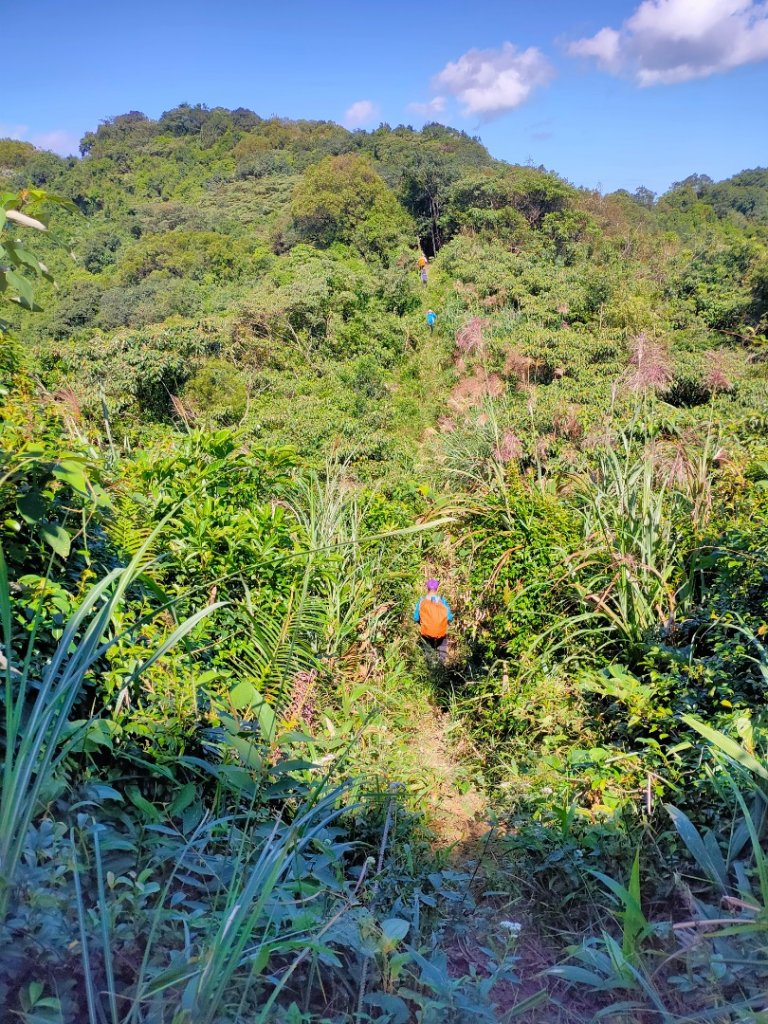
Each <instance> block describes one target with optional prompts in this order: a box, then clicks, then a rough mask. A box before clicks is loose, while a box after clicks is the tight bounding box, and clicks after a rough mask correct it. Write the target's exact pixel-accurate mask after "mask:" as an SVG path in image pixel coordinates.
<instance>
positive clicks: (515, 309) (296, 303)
mask: <svg viewBox="0 0 768 1024" xmlns="http://www.w3.org/2000/svg"><path fill="white" fill-rule="evenodd" d="M0 199H2V204H3V208H4V210H5V217H4V223H3V225H2V235H1V236H0V245H1V246H2V252H1V253H0V301H2V305H1V306H0V339H1V341H2V354H1V356H0V410H1V412H2V419H1V420H0V513H2V514H1V515H0V552H1V553H2V558H1V559H0V630H1V631H2V637H1V639H2V647H1V650H2V653H1V654H0V677H1V678H2V693H1V694H0V756H2V762H3V765H2V790H1V791H0V1006H2V1007H3V1008H5V1009H6V1010H7V1012H8V1013H11V1014H14V1015H15V1016H16V1017H17V1018H18V1019H20V1020H25V1021H28V1022H41V1024H42V1022H46V1024H48V1022H55V1021H62V1022H65V1024H70V1022H73V1024H74V1022H75V1021H77V1022H80V1021H83V1020H87V1021H88V1022H89V1024H102V1022H104V1021H107V1022H109V1024H166V1022H167V1024H203V1022H208V1024H235V1022H241V1021H242V1022H245V1021H248V1022H252V1021H256V1020H258V1021H262V1022H264V1024H267V1022H273V1021H274V1022H280V1024H327V1022H339V1024H341V1022H347V1021H350V1020H353V1021H356V1022H365V1021H373V1020H376V1021H381V1022H387V1021H388V1022H391V1024H407V1022H408V1021H418V1022H421V1024H431V1022H433V1021H438V1020H439V1021H441V1022H445V1021H455V1022H456V1024H461V1022H464V1021H468V1020H470V1019H471V1020H473V1021H487V1022H489V1024H493V1022H496V1021H507V1020H512V1019H521V1020H523V1021H541V1022H542V1024H543V1022H547V1024H549V1022H554V1021H560V1022H562V1024H577V1022H581V1021H591V1020H607V1021H609V1022H613V1024H633V1022H636V1021H646V1020H648V1021H652V1020H653V1021H656V1020H660V1021H664V1022H665V1024H683V1022H684V1021H685V1022H687V1021H693V1020H697V1021H699V1020H710V1021H716V1022H719V1024H735V1022H737V1021H755V1022H756V1021H757V1020H759V1019H760V1014H761V1013H762V1012H763V1009H762V1008H763V1006H764V1001H765V992H766V985H768V961H766V958H765V949H764V945H765V944H764V935H765V924H764V922H765V919H766V913H767V912H768V911H767V910H766V908H767V907H768V882H767V881H766V880H767V879H768V863H766V858H765V853H764V848H765V828H766V820H768V790H766V780H768V762H767V761H766V749H767V744H768V732H767V731H766V723H765V715H764V700H765V686H766V681H767V680H768V651H766V648H765V639H764V638H765V634H766V621H765V620H766V610H767V609H768V574H767V573H766V568H765V566H766V562H767V561H768V427H767V424H768V392H767V391H766V383H767V381H768V170H764V169H760V168H756V169H752V170H745V171H743V172H742V173H740V174H737V175H735V176H734V177H732V178H730V179H728V180H726V181H722V182H714V181H712V180H711V179H709V178H708V177H707V176H706V175H703V174H698V173H697V174H692V175H691V176H690V177H688V178H686V179H685V180H684V181H681V182H678V183H675V184H674V185H673V186H672V187H671V188H670V189H669V191H668V192H666V193H665V194H664V195H662V196H655V195H654V194H653V193H651V192H649V191H648V190H647V189H638V190H637V191H636V192H635V193H634V194H629V193H627V192H624V191H619V192H615V193H612V194H609V195H602V194H600V193H597V192H592V191H588V190H584V189H579V188H576V187H574V186H573V185H571V184H570V183H568V182H567V181H565V180H564V179H563V178H562V177H560V176H559V175H558V174H556V173H554V172H552V171H548V170H545V169H543V168H535V167H530V166H522V165H514V164H509V163H505V162H502V161H498V160H495V159H493V158H492V157H491V156H490V154H489V153H488V152H487V150H486V149H485V148H484V147H483V145H482V144H481V142H480V141H479V140H478V139H473V138H470V137H469V136H467V135H465V134H464V133H461V132H457V131H455V130H453V129H451V128H447V127H445V126H442V125H439V124H430V125H426V126H425V127H424V128H423V129H421V130H420V131H415V130H413V129H412V128H410V127H403V126H400V127H397V128H391V127H390V126H388V125H382V126H381V127H380V128H378V129H377V130H375V131H372V132H362V131H357V132H349V131H346V130H345V129H344V128H342V127H340V126H338V125H336V124H333V123H332V122H314V121H291V120H287V119H280V118H274V117H273V118H262V117H260V116H258V115H257V114H255V113H253V112H252V111H249V110H246V109H243V108H240V109H237V110H232V111H230V110H225V109H222V108H215V109H210V110H209V109H208V108H206V107H204V106H200V105H198V106H190V105H188V104H182V105H180V106H179V107H177V108H175V109H173V110H170V111H168V112H166V113H164V114H163V115H162V116H161V117H160V118H159V119H157V120H152V119H150V118H148V117H146V116H145V115H143V114H141V113H138V112H135V111H134V112H130V113H128V114H124V115H120V116H118V117H115V118H112V119H110V120H109V121H107V122H104V123H103V124H101V125H100V126H99V127H98V128H97V129H96V130H95V131H93V132H89V133H88V134H87V135H86V136H85V137H84V138H83V140H82V142H81V157H80V158H79V159H76V158H68V159H63V158H60V157H57V156H55V155H54V154H52V153H47V152H41V151H38V150H36V149H35V148H34V147H32V146H30V145H29V144H27V143H23V142H17V141H13V140H0ZM421 257H425V258H426V261H427V263H426V268H425V272H424V275H423V276H424V277H425V278H426V280H423V279H422V275H421V273H420V265H419V264H420V258H421ZM421 262H422V263H423V260H421ZM429 310H432V311H434V313H436V321H435V324H434V328H432V327H430V326H429V325H428V323H427V320H426V314H427V312H428V311H429ZM429 576H437V577H438V578H439V579H440V583H441V593H444V594H445V596H446V597H447V599H448V600H449V602H450V604H451V607H452V608H453V611H454V616H455V620H454V624H453V626H452V629H451V634H450V653H449V657H448V662H447V665H446V666H442V665H441V664H439V663H435V662H434V661H433V660H431V659H430V657H429V650H427V651H426V652H425V651H422V650H421V649H420V647H419V644H418V636H417V633H416V627H415V626H414V623H413V621H412V613H413V607H414V604H415V602H416V600H417V599H418V597H419V595H420V594H421V593H422V588H423V584H424V581H425V579H426V578H427V577H429ZM462 801H464V803H462ZM467 801H469V802H468V803H467ZM465 806H472V807H474V808H475V811H473V812H472V814H474V815H475V817H474V818H473V817H472V814H470V813H469V812H465V811H463V810H461V808H463V807H465ZM478 806H481V807H484V808H485V810H484V812H482V813H479V814H478V812H477V807H478ZM462 815H464V817H462ZM457 822H458V824H457Z"/></svg>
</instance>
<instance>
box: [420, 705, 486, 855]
mask: <svg viewBox="0 0 768 1024" xmlns="http://www.w3.org/2000/svg"><path fill="white" fill-rule="evenodd" d="M450 726H451V723H450V718H449V717H448V715H446V714H445V713H444V712H442V711H439V710H438V709H437V708H433V709H432V710H431V713H430V714H429V715H427V716H425V718H424V719H422V721H421V722H420V723H419V732H418V747H419V754H420V756H421V757H422V758H423V760H424V762H425V763H426V764H428V765H429V766H430V771H432V772H433V773H434V775H435V777H436V778H437V779H439V782H438V785H437V788H436V789H435V791H434V792H433V793H432V794H431V796H430V799H429V804H428V807H427V808H426V812H427V819H428V821H429V824H430V826H431V828H432V829H433V830H434V832H435V836H436V840H437V844H438V846H440V847H446V846H454V845H457V846H462V847H463V846H464V845H465V844H467V843H469V842H471V841H473V840H474V841H476V840H478V839H480V837H481V836H483V835H484V834H485V833H486V832H487V831H488V825H487V822H486V810H487V803H488V802H487V800H486V798H485V796H484V795H483V794H482V793H481V792H480V791H479V790H478V789H477V788H476V787H475V786H474V785H472V784H471V783H468V782H467V781H466V780H465V778H463V776H464V774H465V773H464V770H463V766H462V765H461V763H460V761H459V756H460V755H459V751H457V749H456V745H455V744H454V743H453V742H452V741H451V738H450Z"/></svg>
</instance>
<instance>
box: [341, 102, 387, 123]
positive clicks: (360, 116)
mask: <svg viewBox="0 0 768 1024" xmlns="http://www.w3.org/2000/svg"><path fill="white" fill-rule="evenodd" d="M378 116H379V108H378V107H377V106H376V104H375V103H372V102H371V101H370V100H358V101H357V102H356V103H353V104H352V106H351V107H347V109H346V110H345V111H344V124H345V125H346V126H347V128H362V127H363V125H366V124H372V123H373V122H374V121H375V120H376V118H377V117H378Z"/></svg>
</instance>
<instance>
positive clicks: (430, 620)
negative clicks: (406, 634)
mask: <svg viewBox="0 0 768 1024" xmlns="http://www.w3.org/2000/svg"><path fill="white" fill-rule="evenodd" d="M439 586H440V584H439V583H438V581H437V580H427V592H426V594H425V595H424V596H423V597H420V598H419V600H418V601H417V603H416V608H415V610H414V613H413V621H414V622H417V623H418V624H419V626H420V627H421V639H422V641H423V642H424V644H425V645H426V646H427V647H431V648H432V650H434V651H436V652H437V660H438V661H439V662H440V664H441V665H444V664H445V660H446V658H447V657H448V623H449V622H453V612H452V611H451V609H450V607H449V605H448V602H447V601H446V600H445V598H444V597H440V596H439V595H438V593H437V588H438V587H439Z"/></svg>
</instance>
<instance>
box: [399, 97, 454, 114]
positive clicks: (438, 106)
mask: <svg viewBox="0 0 768 1024" xmlns="http://www.w3.org/2000/svg"><path fill="white" fill-rule="evenodd" d="M408 109H409V110H411V111H413V113H414V114H423V115H424V116H425V117H429V116H430V114H442V112H443V111H444V110H445V96H435V97H434V99H431V100H430V101H429V102H428V103H409V104H408Z"/></svg>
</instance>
